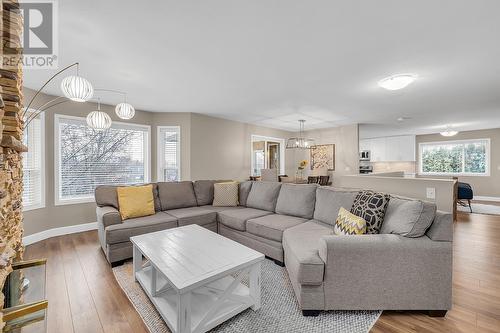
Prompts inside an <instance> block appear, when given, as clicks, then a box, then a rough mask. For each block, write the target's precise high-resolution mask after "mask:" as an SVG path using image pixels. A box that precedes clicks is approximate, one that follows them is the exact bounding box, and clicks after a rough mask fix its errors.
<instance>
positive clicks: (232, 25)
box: [25, 0, 500, 133]
mask: <svg viewBox="0 0 500 333" xmlns="http://www.w3.org/2000/svg"><path fill="white" fill-rule="evenodd" d="M499 13H500V1H498V0H489V1H488V0H477V1H471V0H441V1H435V0H432V1H431V0H422V1H401V0H392V1H389V0H379V1H366V0H343V1H331V0H325V1H303V0H276V1H268V0H253V1H249V0H247V1H235V0H211V1H191V0H184V1H165V0H163V1H159V0H157V1H145V2H139V1H130V0H127V1H123V0H120V1H119V0H107V1H102V0H101V1H97V0H86V1H81V0H80V1H78V0H64V1H59V64H60V67H62V66H63V65H66V64H70V63H72V62H75V61H79V62H80V63H81V75H82V76H85V77H86V78H88V79H89V80H90V81H91V82H92V83H93V85H94V87H100V88H108V89H119V90H124V91H127V92H128V94H129V96H128V99H129V101H130V102H131V103H132V104H133V105H134V106H135V107H136V108H137V109H141V110H148V111H155V112H184V111H185V112H199V113H204V114H210V115H214V116H219V117H223V118H228V119H233V120H238V121H244V122H250V123H256V124H260V125H265V126H268V127H277V128H282V129H289V130H296V129H297V128H298V123H297V120H298V119H306V120H307V122H306V129H312V128H321V127H331V126H337V125H342V124H350V123H366V124H373V126H374V127H373V128H375V129H380V130H381V131H382V132H383V133H392V132H398V131H399V132H406V133H430V132H437V131H439V130H440V129H442V128H444V127H445V126H446V124H451V125H454V126H455V127H456V128H457V129H459V130H466V129H478V128H491V127H500V39H499V36H500V35H499V32H500V19H499ZM406 72H411V73H417V74H418V75H419V79H418V80H417V81H416V82H415V83H414V84H412V85H410V86H409V87H408V88H406V89H404V90H400V91H386V90H383V89H381V88H379V87H378V86H377V81H378V80H379V79H381V78H383V77H385V76H388V75H390V74H395V73H406ZM53 73H54V71H47V70H26V72H25V85H26V86H27V87H30V88H37V87H39V86H40V85H41V84H42V83H43V82H44V81H45V80H46V79H47V78H48V77H49V76H50V75H51V74H53ZM59 82H60V81H58V82H57V83H56V84H53V85H51V86H49V87H48V89H47V91H48V92H49V93H52V94H60V92H59V88H58V83H59ZM101 96H102V100H103V101H104V102H107V103H110V104H112V103H117V102H118V101H119V96H113V95H109V94H107V95H101ZM398 117H411V119H409V120H406V121H404V122H397V120H396V119H397V118H398Z"/></svg>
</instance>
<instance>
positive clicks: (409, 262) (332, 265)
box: [319, 234, 452, 310]
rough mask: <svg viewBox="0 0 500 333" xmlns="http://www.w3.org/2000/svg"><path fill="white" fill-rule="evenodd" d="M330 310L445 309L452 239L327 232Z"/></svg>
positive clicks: (324, 255)
mask: <svg viewBox="0 0 500 333" xmlns="http://www.w3.org/2000/svg"><path fill="white" fill-rule="evenodd" d="M319 255H320V257H321V259H322V260H323V261H324V262H325V276H324V281H323V283H324V288H325V306H326V307H327V309H352V310H354V309H373V310H374V309H384V310H391V309H392V310H433V309H439V310H446V309H449V308H450V307H451V289H452V288H451V286H452V243H451V242H436V241H433V240H431V239H429V238H428V237H427V236H423V237H418V238H408V237H403V236H399V235H394V234H384V235H380V234H379V235H354V236H333V235H329V236H323V237H322V238H321V240H320V244H319Z"/></svg>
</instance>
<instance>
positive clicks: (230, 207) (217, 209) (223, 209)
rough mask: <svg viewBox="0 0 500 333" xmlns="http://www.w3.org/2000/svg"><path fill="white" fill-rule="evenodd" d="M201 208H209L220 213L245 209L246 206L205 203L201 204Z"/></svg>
mask: <svg viewBox="0 0 500 333" xmlns="http://www.w3.org/2000/svg"><path fill="white" fill-rule="evenodd" d="M200 208H203V209H207V210H210V211H212V212H217V213H218V212H223V211H226V210H234V209H243V208H245V207H243V206H236V207H232V206H229V207H222V206H213V205H205V206H200Z"/></svg>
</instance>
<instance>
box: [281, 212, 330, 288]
mask: <svg viewBox="0 0 500 333" xmlns="http://www.w3.org/2000/svg"><path fill="white" fill-rule="evenodd" d="M332 234H333V228H332V227H331V226H330V225H329V224H324V223H322V222H319V221H315V220H310V221H307V222H305V223H301V224H299V225H297V226H295V227H293V228H289V229H286V230H285V231H284V232H283V249H284V251H285V264H286V269H287V271H288V273H289V275H290V279H292V278H293V279H295V280H296V281H297V282H298V283H300V284H304V285H320V284H322V283H323V274H324V270H325V264H324V262H323V260H322V259H321V257H320V256H319V251H318V249H319V246H320V239H321V237H322V236H325V235H332Z"/></svg>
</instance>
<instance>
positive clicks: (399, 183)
mask: <svg viewBox="0 0 500 333" xmlns="http://www.w3.org/2000/svg"><path fill="white" fill-rule="evenodd" d="M398 176H399V177H389V176H388V175H387V176H385V177H384V176H377V175H351V176H344V177H341V178H340V181H339V185H340V186H341V187H346V188H359V189H370V190H374V191H381V192H385V193H390V194H396V195H401V196H405V197H409V198H415V199H421V200H426V201H433V202H435V203H436V206H437V207H438V209H439V210H442V211H444V212H452V211H453V202H454V200H453V185H454V181H453V180H449V179H429V178H403V177H401V175H398ZM429 187H431V188H434V189H435V191H436V192H435V193H436V199H434V200H431V199H428V198H427V188H429Z"/></svg>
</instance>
